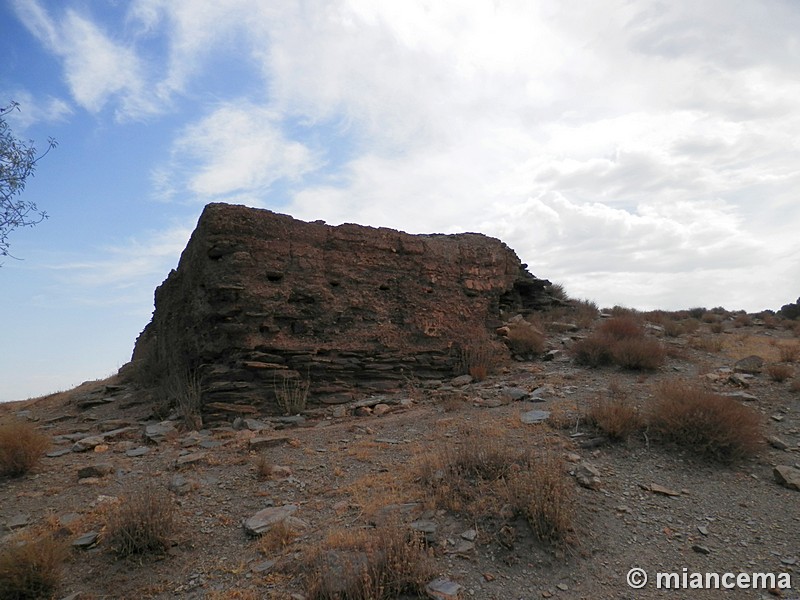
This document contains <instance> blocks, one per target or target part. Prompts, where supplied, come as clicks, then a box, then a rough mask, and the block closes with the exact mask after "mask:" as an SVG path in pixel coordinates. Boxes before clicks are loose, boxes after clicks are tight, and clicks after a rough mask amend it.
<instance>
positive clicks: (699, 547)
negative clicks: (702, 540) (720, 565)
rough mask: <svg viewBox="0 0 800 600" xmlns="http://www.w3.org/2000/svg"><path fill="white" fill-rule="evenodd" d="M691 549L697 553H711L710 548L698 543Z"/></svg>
mask: <svg viewBox="0 0 800 600" xmlns="http://www.w3.org/2000/svg"><path fill="white" fill-rule="evenodd" d="M692 550H694V551H695V552H697V553H698V554H711V549H710V548H709V547H708V546H702V545H700V544H694V545H693V546H692Z"/></svg>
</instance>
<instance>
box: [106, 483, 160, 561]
mask: <svg viewBox="0 0 800 600" xmlns="http://www.w3.org/2000/svg"><path fill="white" fill-rule="evenodd" d="M174 533H175V511H174V509H173V505H172V500H171V498H169V496H167V495H166V494H165V493H164V492H162V491H160V490H157V489H156V488H155V487H154V486H153V485H152V484H145V485H144V486H143V487H142V488H141V489H140V490H138V491H136V492H134V493H132V494H130V495H129V496H128V497H127V498H125V499H123V501H122V503H121V504H120V505H119V506H117V507H115V508H114V509H113V510H111V511H110V512H109V514H108V516H107V519H106V539H107V540H108V543H109V545H110V546H111V548H112V550H113V551H114V552H115V553H116V554H117V555H118V556H120V557H125V556H130V555H132V554H161V553H163V552H165V551H166V550H167V549H168V548H169V546H170V543H171V538H172V535H173V534H174Z"/></svg>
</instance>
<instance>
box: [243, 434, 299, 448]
mask: <svg viewBox="0 0 800 600" xmlns="http://www.w3.org/2000/svg"><path fill="white" fill-rule="evenodd" d="M290 439H291V438H289V437H288V436H285V435H284V436H258V437H253V438H250V440H249V441H248V442H247V447H248V449H250V450H263V449H264V448H275V447H276V446H282V445H283V444H287V443H289V440H290Z"/></svg>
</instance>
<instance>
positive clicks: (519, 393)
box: [500, 387, 530, 402]
mask: <svg viewBox="0 0 800 600" xmlns="http://www.w3.org/2000/svg"><path fill="white" fill-rule="evenodd" d="M500 393H501V394H502V395H503V396H506V397H508V398H510V399H511V401H512V402H519V401H521V400H525V399H526V398H527V397H528V396H530V393H529V392H528V390H523V389H522V388H518V387H506V388H503V389H502V390H501V391H500Z"/></svg>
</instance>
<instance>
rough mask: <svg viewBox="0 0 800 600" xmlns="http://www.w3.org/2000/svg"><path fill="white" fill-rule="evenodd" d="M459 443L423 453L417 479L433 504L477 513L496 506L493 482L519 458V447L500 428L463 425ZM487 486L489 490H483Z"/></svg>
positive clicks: (509, 470)
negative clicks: (430, 492)
mask: <svg viewBox="0 0 800 600" xmlns="http://www.w3.org/2000/svg"><path fill="white" fill-rule="evenodd" d="M458 439H460V440H461V443H459V444H447V445H444V446H441V447H440V448H438V449H437V450H436V451H435V452H433V453H431V454H429V455H426V457H425V459H424V460H423V461H422V463H421V473H420V474H421V479H422V482H423V484H424V485H427V486H428V487H430V489H431V490H432V493H433V501H434V503H435V504H436V505H437V506H440V507H442V508H447V509H449V510H452V511H455V512H460V511H462V510H463V511H466V512H469V513H471V514H475V515H477V514H480V513H484V512H486V511H491V510H493V509H494V508H496V506H495V505H496V504H497V502H496V500H497V491H496V489H492V488H494V487H495V486H496V484H497V482H499V481H500V480H502V479H503V478H504V477H507V476H508V475H509V473H510V472H511V470H512V468H513V465H515V464H519V463H520V461H521V460H522V459H523V453H522V451H521V450H520V449H519V448H518V447H516V446H515V445H514V444H513V443H511V442H510V441H509V440H508V438H506V437H505V436H504V435H503V433H502V432H501V431H498V430H495V429H492V428H489V427H469V426H466V427H463V428H461V431H460V432H459V435H458ZM487 490H489V491H488V492H487Z"/></svg>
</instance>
